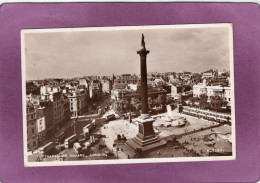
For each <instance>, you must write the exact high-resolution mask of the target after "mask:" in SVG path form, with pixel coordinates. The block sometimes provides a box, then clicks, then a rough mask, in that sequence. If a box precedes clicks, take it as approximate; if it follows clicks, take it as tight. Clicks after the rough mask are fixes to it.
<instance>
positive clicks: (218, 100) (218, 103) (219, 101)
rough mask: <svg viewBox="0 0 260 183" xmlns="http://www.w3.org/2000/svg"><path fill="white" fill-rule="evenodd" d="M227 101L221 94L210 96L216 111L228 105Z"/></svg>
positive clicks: (211, 105)
mask: <svg viewBox="0 0 260 183" xmlns="http://www.w3.org/2000/svg"><path fill="white" fill-rule="evenodd" d="M226 106H227V102H226V101H225V100H224V99H223V98H222V97H221V96H219V95H215V96H212V97H211V98H210V107H211V108H212V109H213V110H215V111H220V110H221V109H222V107H226Z"/></svg>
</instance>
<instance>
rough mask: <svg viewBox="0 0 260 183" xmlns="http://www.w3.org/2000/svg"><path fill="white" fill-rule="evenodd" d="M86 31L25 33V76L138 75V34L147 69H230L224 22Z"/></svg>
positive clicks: (180, 70)
mask: <svg viewBox="0 0 260 183" xmlns="http://www.w3.org/2000/svg"><path fill="white" fill-rule="evenodd" d="M61 30H62V29H61ZM72 30H73V29H72ZM85 30H86V29H85ZM85 30H83V31H75V32H74V31H72V32H68V31H66V32H44V33H26V34H25V39H24V40H25V64H26V80H36V79H44V78H73V77H81V76H87V75H101V76H109V75H112V74H113V73H114V74H115V75H120V74H139V73H140V57H139V55H137V53H136V51H138V50H139V49H140V48H141V35H142V33H143V34H144V36H145V42H146V48H147V49H148V50H150V54H148V56H147V72H159V73H164V72H182V71H189V72H204V71H206V70H209V69H218V70H223V69H225V70H228V71H229V70H230V67H229V64H230V61H229V58H230V43H229V36H230V35H229V27H228V26H218V27H212V26H210V27H205V26H204V27H198V28H191V27H186V28H185V27H181V28H180V27H177V28H168V27H167V28H166V29H150V28H149V26H148V27H147V29H143V30H109V31H104V30H102V31H85Z"/></svg>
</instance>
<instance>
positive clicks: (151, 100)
mask: <svg viewBox="0 0 260 183" xmlns="http://www.w3.org/2000/svg"><path fill="white" fill-rule="evenodd" d="M154 104H155V102H154V100H153V99H152V98H151V97H149V98H148V107H149V109H150V110H151V109H153V107H154Z"/></svg>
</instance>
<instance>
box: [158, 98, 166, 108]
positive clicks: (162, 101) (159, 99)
mask: <svg viewBox="0 0 260 183" xmlns="http://www.w3.org/2000/svg"><path fill="white" fill-rule="evenodd" d="M156 103H157V104H158V105H159V106H160V107H161V109H163V107H165V105H166V96H165V95H158V97H157V99H156Z"/></svg>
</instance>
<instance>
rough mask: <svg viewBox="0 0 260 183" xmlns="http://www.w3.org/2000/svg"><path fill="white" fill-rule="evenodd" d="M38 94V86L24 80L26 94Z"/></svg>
mask: <svg viewBox="0 0 260 183" xmlns="http://www.w3.org/2000/svg"><path fill="white" fill-rule="evenodd" d="M31 93H32V94H33V95H40V87H38V86H36V85H35V84H34V83H33V82H26V94H27V95H29V94H31Z"/></svg>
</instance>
